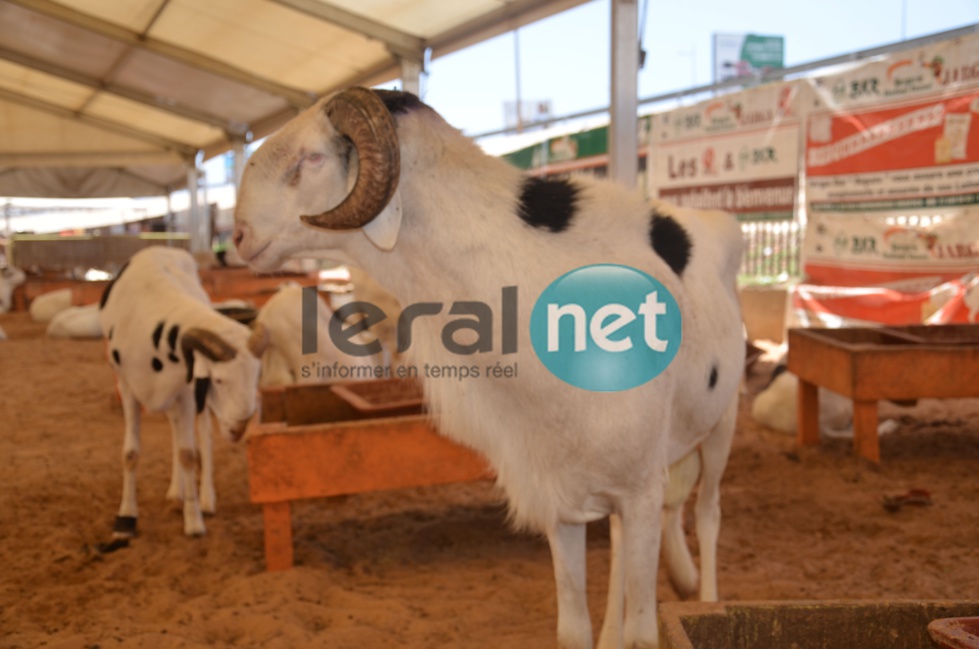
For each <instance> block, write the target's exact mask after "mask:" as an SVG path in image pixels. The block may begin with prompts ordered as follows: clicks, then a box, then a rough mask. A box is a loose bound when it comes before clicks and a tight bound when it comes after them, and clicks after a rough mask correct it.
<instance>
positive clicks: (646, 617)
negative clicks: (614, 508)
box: [622, 475, 665, 649]
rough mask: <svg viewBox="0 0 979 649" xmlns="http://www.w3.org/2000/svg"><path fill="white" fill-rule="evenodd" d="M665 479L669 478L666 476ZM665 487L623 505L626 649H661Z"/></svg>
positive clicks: (653, 487) (656, 488)
mask: <svg viewBox="0 0 979 649" xmlns="http://www.w3.org/2000/svg"><path fill="white" fill-rule="evenodd" d="M664 477H665V475H664ZM662 509H663V484H662V483H657V484H655V485H652V486H651V487H650V489H649V490H648V491H647V492H646V493H643V494H641V495H638V496H636V497H634V498H630V499H628V500H627V501H626V502H624V503H623V506H622V554H623V557H622V559H623V560H624V561H625V625H624V628H623V637H624V641H625V647H626V649H655V647H658V646H659V629H658V627H657V624H656V576H657V569H658V567H659V550H660V537H661V529H660V516H661V512H662Z"/></svg>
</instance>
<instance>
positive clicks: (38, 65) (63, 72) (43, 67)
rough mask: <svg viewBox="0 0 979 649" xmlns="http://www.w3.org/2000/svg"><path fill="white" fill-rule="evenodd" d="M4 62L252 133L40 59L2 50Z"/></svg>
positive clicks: (226, 128) (244, 126)
mask: <svg viewBox="0 0 979 649" xmlns="http://www.w3.org/2000/svg"><path fill="white" fill-rule="evenodd" d="M0 59H6V60H7V61H10V62H12V63H16V64H17V65H21V66H23V67H25V68H30V69H32V70H37V71H38V72H44V73H45V74H50V75H51V76H54V77H58V78H59V79H64V80H66V81H71V82H72V83H77V84H79V85H82V86H85V87H87V88H92V89H93V90H96V91H103V92H107V93H109V94H112V95H117V96H119V97H123V98H125V99H129V100H131V101H135V102H137V103H140V104H144V105H146V106H151V107H153V108H156V109H159V110H164V111H167V112H170V113H173V114H175V115H179V116H180V117H184V118H187V119H189V120H193V121H195V122H201V123H204V124H208V125H210V126H215V127H217V128H220V129H222V130H224V131H227V132H229V133H238V134H244V133H247V132H248V125H247V124H243V123H241V122H236V121H234V120H228V119H224V118H223V117H218V116H217V115H212V114H210V113H205V112H203V111H199V110H196V109H194V108H191V107H189V106H186V105H184V104H180V103H177V102H175V101H172V100H170V99H168V98H166V97H161V96H159V95H154V94H152V93H149V92H144V91H142V90H136V89H135V88H130V87H127V86H123V85H119V84H116V83H106V82H103V81H101V80H99V79H98V78H96V77H91V76H89V75H87V74H82V73H80V72H76V71H74V70H70V69H68V68H65V67H63V66H60V65H56V64H54V63H50V62H48V61H42V60H41V59H36V58H34V57H31V56H27V55H26V54H21V53H20V52H15V51H13V50H10V49H7V48H5V47H2V46H0Z"/></svg>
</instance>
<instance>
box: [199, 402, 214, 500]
mask: <svg viewBox="0 0 979 649" xmlns="http://www.w3.org/2000/svg"><path fill="white" fill-rule="evenodd" d="M197 443H198V447H199V448H200V451H201V455H200V457H201V491H200V494H201V511H202V512H204V513H205V514H213V513H214V512H215V510H216V509H217V495H216V493H215V491H214V450H213V447H214V437H213V435H212V433H211V413H210V412H209V411H208V410H207V408H205V409H204V412H201V413H198V415H197Z"/></svg>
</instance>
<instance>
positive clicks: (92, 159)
mask: <svg viewBox="0 0 979 649" xmlns="http://www.w3.org/2000/svg"><path fill="white" fill-rule="evenodd" d="M182 162H183V158H181V157H180V156H178V155H176V154H175V153H168V152H166V151H159V152H156V151H145V152H141V151H133V152H121V153H114V152H95V153H88V152H78V151H62V152H50V153H0V167H5V166H9V167H118V166H130V165H136V166H140V165H175V164H181V163H182Z"/></svg>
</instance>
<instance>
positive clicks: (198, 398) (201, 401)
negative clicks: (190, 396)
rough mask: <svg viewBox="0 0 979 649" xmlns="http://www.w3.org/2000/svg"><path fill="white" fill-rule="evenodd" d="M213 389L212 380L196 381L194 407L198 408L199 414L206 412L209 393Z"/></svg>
mask: <svg viewBox="0 0 979 649" xmlns="http://www.w3.org/2000/svg"><path fill="white" fill-rule="evenodd" d="M210 388H211V379H208V378H203V379H197V380H196V381H194V405H195V406H197V414H198V415H199V414H201V413H202V412H204V406H205V405H206V404H207V391H208V390H209V389H210Z"/></svg>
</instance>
